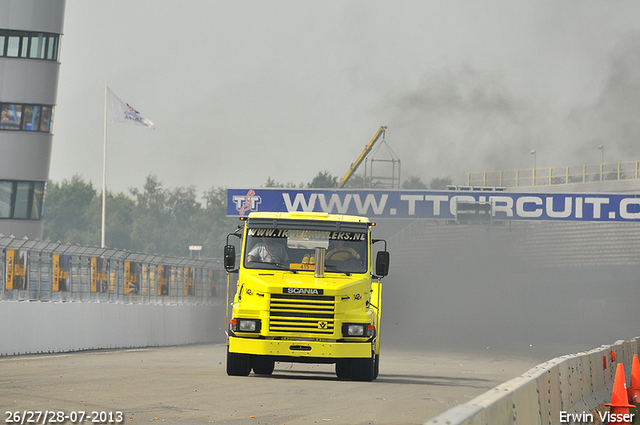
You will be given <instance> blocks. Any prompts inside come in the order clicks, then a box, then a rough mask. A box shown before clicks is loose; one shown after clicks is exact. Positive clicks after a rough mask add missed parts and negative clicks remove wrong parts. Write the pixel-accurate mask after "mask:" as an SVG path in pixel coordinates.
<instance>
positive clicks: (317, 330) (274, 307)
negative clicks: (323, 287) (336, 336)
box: [269, 294, 336, 335]
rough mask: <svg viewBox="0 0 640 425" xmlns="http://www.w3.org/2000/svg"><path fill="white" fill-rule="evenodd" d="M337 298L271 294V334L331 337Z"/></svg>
mask: <svg viewBox="0 0 640 425" xmlns="http://www.w3.org/2000/svg"><path fill="white" fill-rule="evenodd" d="M335 304H336V303H335V297H333V296H329V295H298V294H271V316H270V318H269V330H270V331H271V332H283V333H285V332H295V333H304V334H309V335H331V334H333V329H334V320H335V317H334V315H335Z"/></svg>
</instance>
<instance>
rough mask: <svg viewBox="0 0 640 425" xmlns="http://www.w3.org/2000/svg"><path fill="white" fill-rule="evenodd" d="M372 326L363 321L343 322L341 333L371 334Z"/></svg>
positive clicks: (349, 334) (354, 334)
mask: <svg viewBox="0 0 640 425" xmlns="http://www.w3.org/2000/svg"><path fill="white" fill-rule="evenodd" d="M373 330H374V326H373V325H369V324H363V323H345V324H344V325H342V335H344V336H371V335H373Z"/></svg>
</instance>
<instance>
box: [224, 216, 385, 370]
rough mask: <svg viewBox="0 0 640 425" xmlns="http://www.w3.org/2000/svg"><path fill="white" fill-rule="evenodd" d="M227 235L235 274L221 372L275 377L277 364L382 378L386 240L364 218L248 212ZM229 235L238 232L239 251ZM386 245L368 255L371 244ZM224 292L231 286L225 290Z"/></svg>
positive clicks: (227, 253) (229, 268)
mask: <svg viewBox="0 0 640 425" xmlns="http://www.w3.org/2000/svg"><path fill="white" fill-rule="evenodd" d="M243 223H244V226H239V227H238V230H237V231H236V232H235V233H232V234H230V235H229V236H228V237H227V244H226V246H225V251H224V263H225V268H226V270H227V272H228V273H237V274H238V279H237V284H236V288H235V289H236V290H235V295H234V298H233V302H232V303H231V304H230V303H229V302H227V306H228V308H229V306H230V307H231V311H230V312H228V313H227V321H228V323H227V325H228V330H227V335H228V346H227V374H229V375H234V376H247V375H249V374H250V373H251V371H252V370H253V372H254V373H255V374H259V375H271V374H272V373H273V370H274V365H275V362H276V361H280V362H301V363H329V364H335V371H336V374H337V376H338V378H342V379H353V380H358V381H371V380H373V379H375V378H376V377H377V375H378V370H379V359H380V321H381V314H382V284H381V279H382V277H384V276H386V275H387V273H388V269H389V253H388V252H387V250H386V242H385V241H382V240H375V239H373V238H372V234H371V229H372V227H373V226H375V223H372V222H370V221H369V220H368V219H367V218H366V217H359V216H349V215H340V214H326V213H308V212H305V213H302V212H290V213H268V212H254V213H250V214H249V216H248V217H246V218H243ZM231 237H238V238H240V241H239V242H240V243H239V245H240V255H239V258H238V256H237V255H236V249H235V245H233V244H231V243H230V240H229V239H230V238H231ZM376 242H384V249H383V250H380V251H378V252H377V255H376V260H375V262H374V261H373V245H374V243H376ZM227 297H229V291H228V294H227Z"/></svg>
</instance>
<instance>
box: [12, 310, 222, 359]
mask: <svg viewBox="0 0 640 425" xmlns="http://www.w3.org/2000/svg"><path fill="white" fill-rule="evenodd" d="M225 313H226V312H225V306H224V302H222V301H220V303H219V304H218V305H159V304H148V305H144V304H116V303H80V302H78V303H73V302H65V303H51V302H29V301H20V302H19V301H4V302H1V303H0V324H2V325H1V326H2V331H1V332H0V356H11V355H18V354H35V353H56V352H67V351H80V350H91V349H104V348H129V347H149V346H165V345H182V344H192V343H203V342H216V341H224V338H225V334H224V324H225Z"/></svg>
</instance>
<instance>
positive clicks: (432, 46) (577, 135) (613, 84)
mask: <svg viewBox="0 0 640 425" xmlns="http://www.w3.org/2000/svg"><path fill="white" fill-rule="evenodd" d="M60 61H61V68H60V77H59V85H58V104H57V107H56V111H55V114H56V115H55V123H54V139H53V152H52V159H51V169H50V179H51V180H53V181H56V182H60V181H62V180H65V179H67V180H69V179H71V177H72V176H74V175H76V174H77V175H80V176H81V177H82V178H84V179H85V181H90V182H92V183H93V185H94V187H95V188H97V189H98V190H101V187H102V158H103V140H104V110H105V107H104V105H105V95H104V93H105V82H108V84H109V88H110V89H111V90H113V92H114V93H115V94H117V95H118V96H119V97H120V98H122V99H123V100H124V101H126V102H127V103H129V104H130V105H131V106H133V107H134V108H135V109H136V110H138V111H139V112H140V113H141V114H143V115H144V116H145V117H147V118H149V119H150V120H151V121H153V122H154V124H155V129H149V128H146V127H143V126H136V125H130V124H123V123H114V124H111V123H109V124H107V135H108V136H107V145H108V155H107V189H108V190H109V191H113V192H116V193H119V192H124V193H126V194H128V193H129V189H130V188H142V187H143V185H144V183H145V180H146V178H147V176H150V175H154V176H156V177H157V178H158V180H159V181H160V182H162V184H163V186H164V187H165V188H178V187H188V186H194V187H195V188H196V189H197V190H198V191H200V192H203V191H205V190H208V189H210V188H213V187H226V188H256V187H263V186H264V185H265V183H266V181H267V179H268V178H271V179H273V180H275V181H276V182H279V183H282V184H287V183H292V184H295V185H299V184H300V183H303V184H306V183H308V182H310V181H311V180H312V179H313V177H314V176H316V175H317V174H318V172H321V171H328V172H329V173H331V174H332V175H333V176H337V177H339V178H341V177H342V176H343V175H344V174H345V173H346V172H347V170H348V169H349V167H350V165H351V163H352V162H354V161H355V160H356V158H357V157H358V156H359V155H360V153H361V152H362V150H363V148H364V147H365V145H366V144H367V143H368V142H369V141H370V140H371V139H372V138H373V136H374V135H375V133H376V132H377V130H378V129H379V128H380V126H383V125H384V126H387V131H386V134H385V140H386V145H387V146H389V147H390V148H391V149H392V150H393V152H394V153H395V154H396V155H397V157H398V158H399V159H400V161H401V179H402V180H405V179H407V178H409V177H410V176H414V175H415V176H419V177H420V178H421V179H422V181H424V182H429V181H430V180H431V179H432V178H436V177H447V176H449V177H451V178H452V179H453V182H454V183H456V184H462V185H463V184H465V183H466V178H467V173H468V172H478V171H492V170H514V169H526V168H529V169H530V168H532V167H533V164H534V160H535V163H536V166H537V167H558V166H569V165H580V164H596V163H600V162H601V160H602V154H603V153H604V161H605V162H621V161H637V160H640V145H639V144H638V143H637V140H638V139H639V137H640V2H637V1H619V0H612V1H577V0H565V1H546V0H541V1H538V0H536V1H533V0H532V1H519V2H514V1H507V0H504V1H497V0H484V1H482V2H478V1H471V0H470V1H459V0H453V1H427V0H424V1H410V0H405V1H378V0H370V1H359V0H355V1H334V0H328V1H306V0H295V1H289V0H283V1H262V2H253V1H244V0H239V1H233V2H229V1H218V0H210V1H206V2H203V1H199V2H194V1H190V2H176V1H168V0H133V1H132V0H127V1H125V0H110V1H95V0H89V1H87V0H67V2H66V13H65V23H64V35H63V39H62V47H61V54H60ZM599 145H603V146H604V150H599V149H598V146H599ZM531 150H535V151H536V155H531V154H530V151H531ZM376 155H377V156H376V159H387V158H388V153H387V151H386V150H385V149H382V148H381V149H380V150H379V151H378V153H377V154H376ZM534 157H535V159H534Z"/></svg>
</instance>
